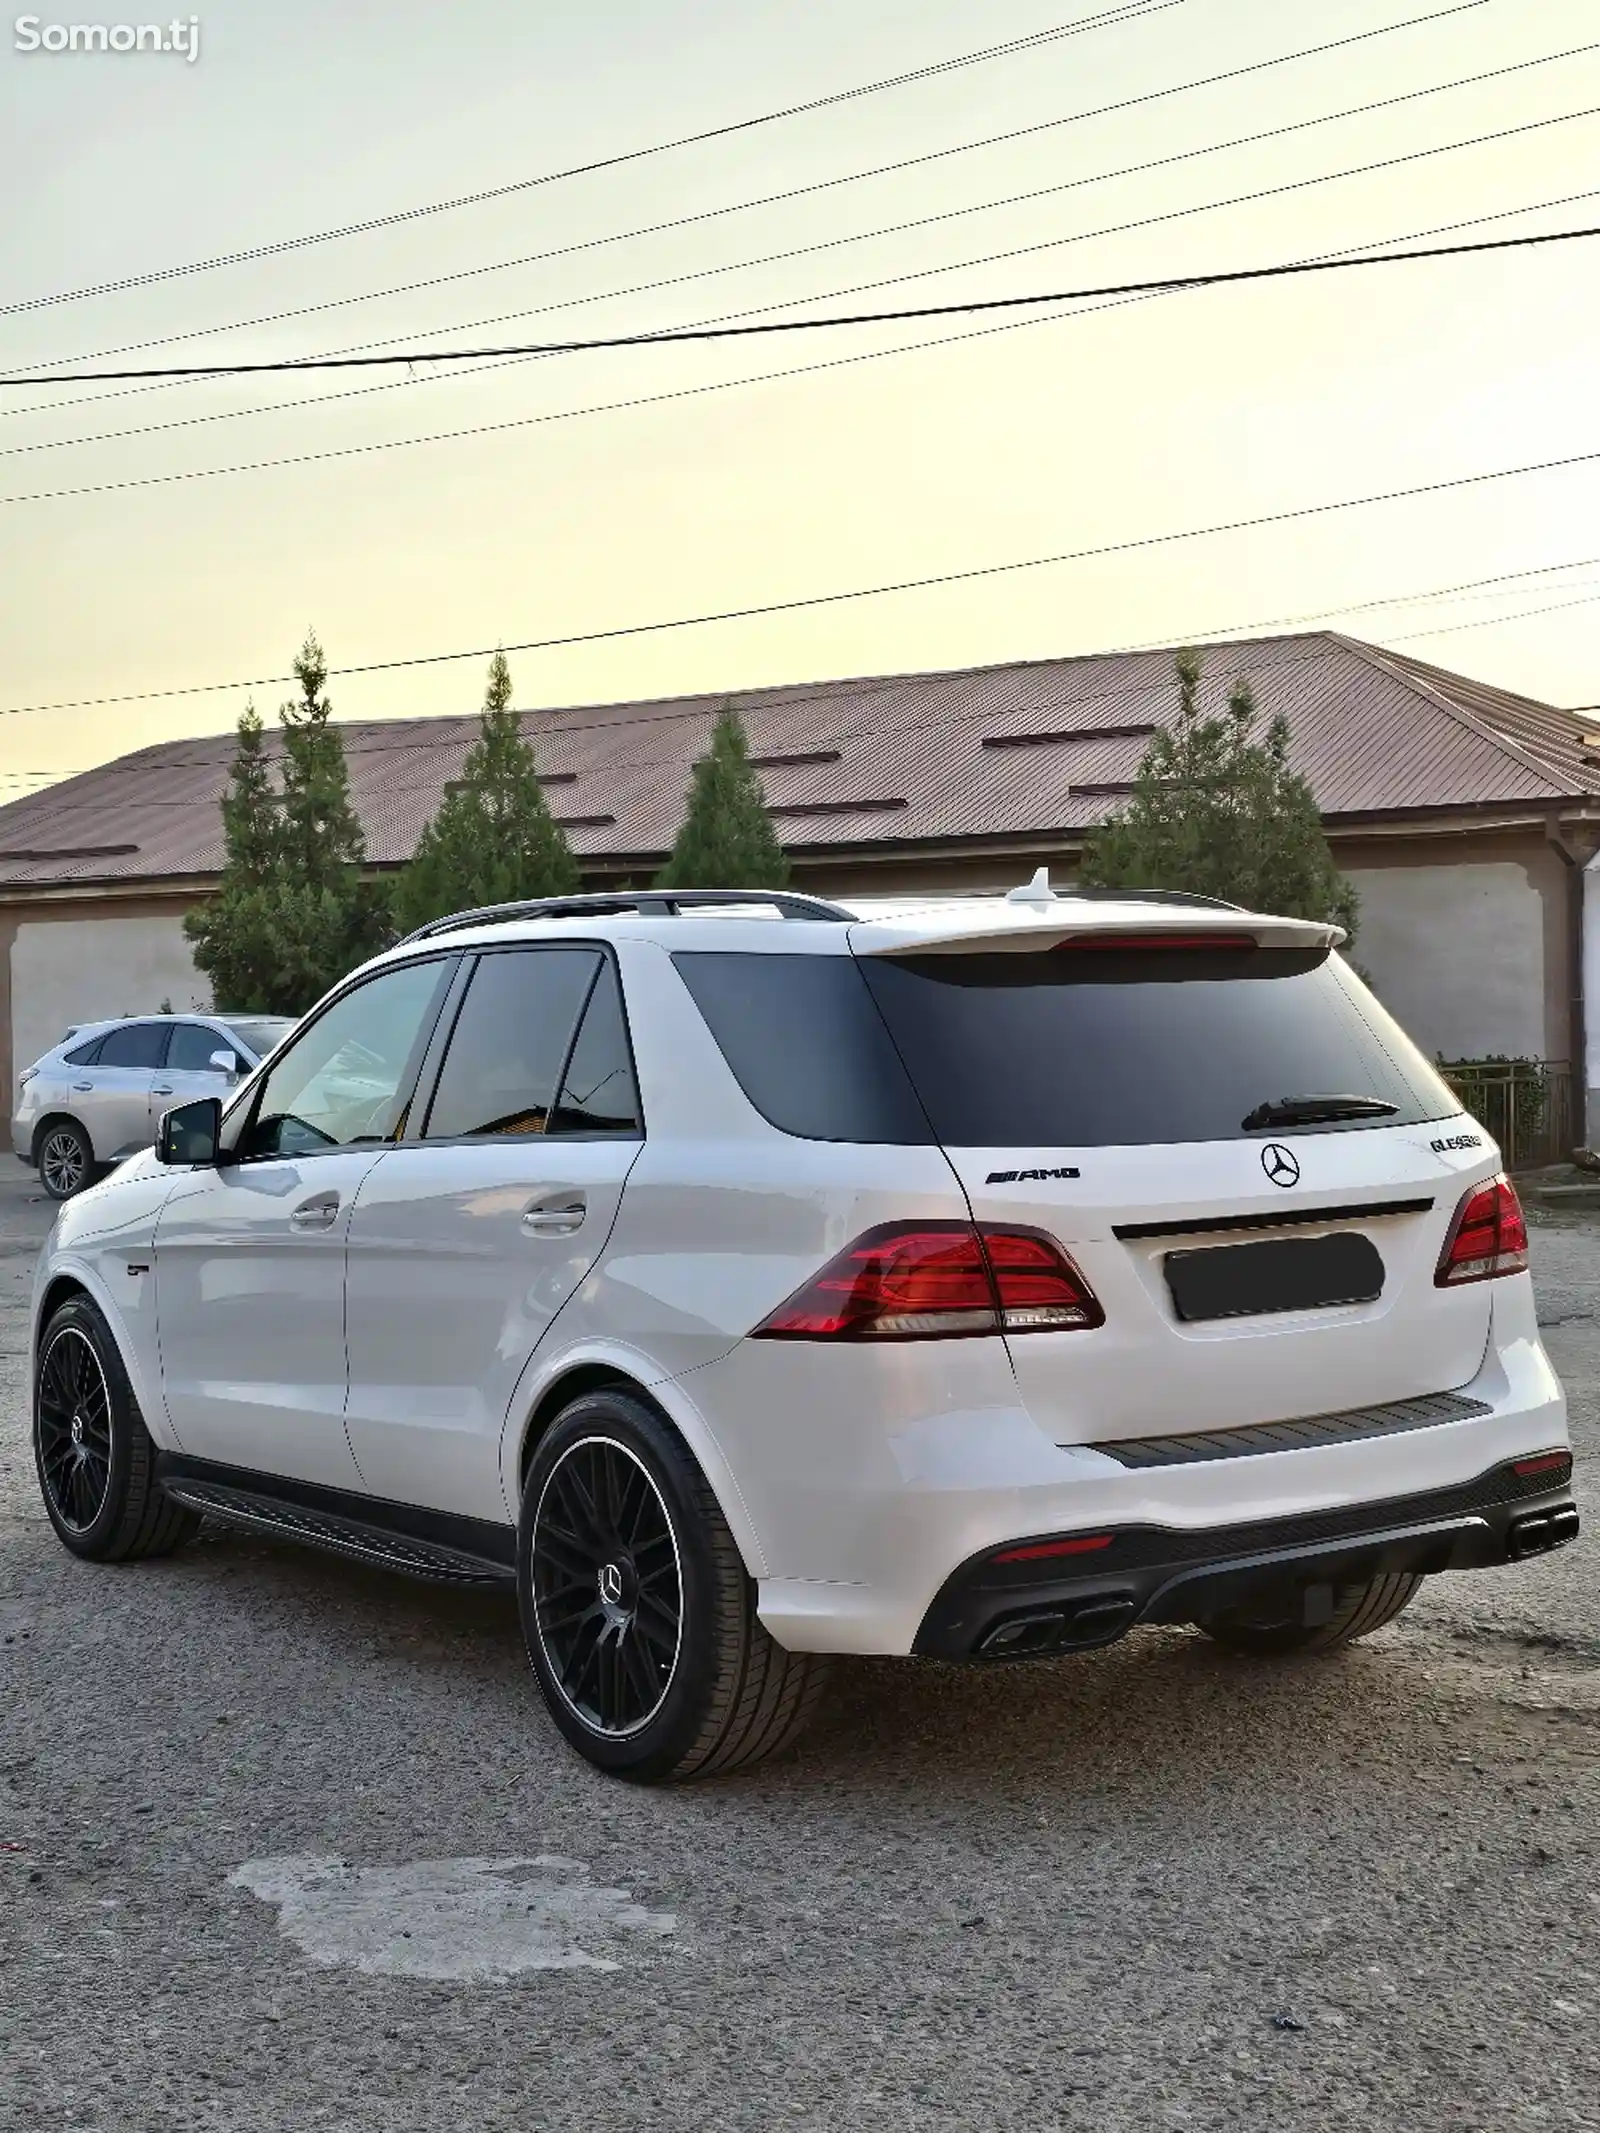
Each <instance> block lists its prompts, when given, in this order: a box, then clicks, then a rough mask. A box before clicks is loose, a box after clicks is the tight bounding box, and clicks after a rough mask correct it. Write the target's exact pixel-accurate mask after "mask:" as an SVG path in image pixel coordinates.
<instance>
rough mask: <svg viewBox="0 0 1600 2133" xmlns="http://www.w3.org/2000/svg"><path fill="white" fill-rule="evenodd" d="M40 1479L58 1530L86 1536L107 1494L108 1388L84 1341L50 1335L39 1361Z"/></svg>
mask: <svg viewBox="0 0 1600 2133" xmlns="http://www.w3.org/2000/svg"><path fill="white" fill-rule="evenodd" d="M36 1426H37V1431H38V1451H39V1479H40V1483H41V1485H42V1486H43V1489H44V1494H45V1503H46V1506H47V1508H48V1509H49V1510H50V1511H51V1512H52V1513H53V1514H54V1517H55V1519H56V1522H57V1524H58V1525H59V1526H64V1527H66V1529H67V1530H68V1531H69V1532H71V1533H87V1532H88V1531H89V1529H90V1527H91V1526H92V1525H93V1524H94V1522H95V1520H96V1519H97V1518H98V1517H99V1516H100V1514H101V1512H102V1511H103V1510H104V1509H105V1506H106V1496H107V1494H108V1492H109V1491H110V1488H111V1388H110V1386H109V1385H108V1384H107V1383H106V1374H105V1371H104V1370H103V1369H102V1368H101V1365H100V1358H99V1356H98V1355H96V1353H95V1351H94V1348H93V1346H92V1344H91V1343H90V1340H89V1338H88V1335H87V1334H86V1333H85V1332H84V1330H83V1328H82V1327H80V1326H76V1325H66V1326H61V1327H59V1328H58V1329H56V1330H55V1331H54V1332H53V1334H52V1335H51V1337H50V1339H49V1341H48V1342H47V1344H46V1347H45V1350H44V1353H43V1355H42V1356H41V1357H40V1360H39V1393H38V1420H37V1425H36Z"/></svg>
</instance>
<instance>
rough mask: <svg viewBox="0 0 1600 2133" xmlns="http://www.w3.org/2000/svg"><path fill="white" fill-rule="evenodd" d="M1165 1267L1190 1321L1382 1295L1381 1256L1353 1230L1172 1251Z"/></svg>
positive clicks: (1324, 1305)
mask: <svg viewBox="0 0 1600 2133" xmlns="http://www.w3.org/2000/svg"><path fill="white" fill-rule="evenodd" d="M1166 1273H1167V1287H1168V1288H1169V1289H1170V1290H1171V1292H1172V1301H1173V1303H1174V1305H1175V1306H1176V1308H1177V1313H1178V1316H1179V1317H1180V1318H1183V1319H1188V1320H1191V1321H1193V1320H1197V1319H1206V1318H1255V1317H1258V1316H1261V1315H1263V1314H1264V1313H1266V1312H1269V1311H1317V1310H1325V1309H1327V1308H1328V1307H1329V1306H1330V1305H1333V1304H1357V1303H1371V1302H1372V1300H1373V1299H1374V1297H1377V1296H1381V1295H1382V1294H1383V1259H1382V1257H1381V1255H1380V1254H1379V1251H1378V1248H1377V1246H1376V1245H1375V1244H1374V1243H1373V1242H1372V1240H1371V1239H1370V1238H1369V1237H1362V1236H1358V1235H1357V1234H1356V1232H1355V1231H1354V1230H1346V1231H1341V1232H1340V1233H1339V1234H1338V1235H1336V1236H1332V1237H1273V1238H1270V1239H1268V1240H1266V1241H1264V1242H1262V1243H1260V1244H1227V1245H1220V1246H1217V1247H1215V1248H1214V1249H1211V1250H1208V1251H1195V1252H1168V1254H1167V1257H1166Z"/></svg>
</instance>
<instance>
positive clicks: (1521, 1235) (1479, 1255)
mask: <svg viewBox="0 0 1600 2133" xmlns="http://www.w3.org/2000/svg"><path fill="white" fill-rule="evenodd" d="M1527 1269H1528V1225H1527V1223H1526V1222H1525V1221H1524V1220H1523V1218H1522V1203H1521V1201H1520V1200H1519V1199H1518V1198H1517V1193H1516V1187H1515V1186H1514V1185H1513V1184H1512V1182H1511V1180H1510V1179H1509V1178H1508V1177H1506V1176H1505V1175H1504V1174H1502V1175H1501V1176H1500V1177H1497V1178H1491V1179H1490V1180H1489V1182H1488V1183H1487V1184H1486V1185H1477V1186H1474V1187H1473V1189H1472V1191H1471V1192H1469V1193H1468V1194H1467V1196H1466V1198H1465V1199H1464V1200H1463V1201H1462V1203H1461V1205H1460V1206H1459V1207H1458V1208H1457V1209H1456V1218H1455V1220H1454V1222H1452V1223H1451V1225H1450V1235H1449V1236H1448V1238H1447V1239H1446V1240H1445V1247H1444V1252H1443V1255H1442V1256H1441V1258H1440V1260H1439V1269H1438V1272H1437V1273H1436V1274H1435V1275H1434V1277H1433V1278H1434V1281H1435V1283H1436V1284H1437V1286H1438V1287H1439V1288H1441V1289H1452V1288H1456V1287H1459V1286H1460V1284H1461V1283H1463V1282H1467V1281H1494V1280H1496V1279H1498V1277H1499V1276H1500V1275H1502V1274H1524V1273H1526V1272H1527Z"/></svg>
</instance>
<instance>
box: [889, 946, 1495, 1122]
mask: <svg viewBox="0 0 1600 2133" xmlns="http://www.w3.org/2000/svg"><path fill="white" fill-rule="evenodd" d="M860 968H861V970H862V972H863V974H864V975H865V978H866V981H867V985H868V987H869V989H870V991H871V993H872V996H873V998H874V999H875V1000H876V1001H877V1003H878V1006H879V1008H880V1009H881V1010H882V1013H883V1017H884V1020H885V1021H886V1022H887V1024H888V1026H889V1030H890V1032H891V1034H892V1035H893V1037H894V1039H895V1043H896V1045H897V1047H898V1049H899V1052H900V1055H901V1057H902V1058H903V1059H904V1060H905V1062H906V1065H907V1067H908V1069H909V1071H910V1074H911V1078H912V1080H913V1082H914V1083H915V1084H916V1089H917V1093H918V1095H919V1096H920V1097H921V1099H922V1101H923V1103H924V1104H925V1105H926V1107H927V1110H928V1114H929V1116H930V1118H931V1119H932V1121H933V1126H934V1131H935V1132H936V1133H937V1134H938V1136H939V1139H940V1140H941V1141H942V1142H943V1143H944V1144H945V1145H946V1146H947V1147H953V1148H958V1147H966V1148H992V1147H1000V1146H1015V1145H1026V1146H1028V1147H1045V1148H1049V1147H1075V1148H1083V1147H1116V1146H1125V1145H1132V1144H1145V1143H1151V1142H1157V1143H1159V1142H1171V1141H1217V1140H1238V1139H1244V1138H1249V1137H1251V1136H1252V1135H1258V1134H1259V1133H1260V1132H1261V1131H1262V1129H1263V1126H1267V1125H1277V1128H1278V1130H1280V1131H1283V1132H1290V1131H1293V1132H1323V1133H1326V1132H1346V1133H1348V1132H1359V1131H1362V1130H1367V1131H1371V1130H1372V1129H1373V1128H1377V1127H1384V1126H1403V1125H1416V1124H1419V1123H1420V1122H1421V1121H1423V1120H1424V1119H1433V1118H1447V1117H1449V1116H1451V1115H1452V1114H1454V1113H1455V1112H1457V1111H1459V1110H1460V1108H1461V1106H1460V1103H1459V1102H1458V1100H1457V1099H1456V1097H1455V1096H1454V1095H1452V1093H1451V1092H1450V1090H1449V1089H1448V1088H1447V1087H1446V1086H1445V1084H1444V1083H1443V1081H1441V1080H1440V1078H1439V1076H1438V1075H1437V1074H1436V1073H1435V1072H1434V1071H1433V1069H1432V1068H1431V1067H1430V1066H1429V1065H1428V1063H1427V1061H1426V1060H1425V1059H1424V1058H1423V1057H1422V1055H1421V1053H1419V1052H1418V1051H1417V1049H1416V1047H1415V1046H1414V1045H1413V1044H1412V1043H1411V1041H1410V1039H1409V1038H1408V1037H1406V1036H1405V1034H1404V1033H1403V1032H1402V1031H1401V1029H1400V1028H1399V1027H1398V1025H1397V1024H1396V1023H1395V1022H1393V1021H1392V1020H1391V1019H1390V1017H1389V1016H1388V1015H1387V1014H1385V1012H1384V1011H1383V1009H1382V1008H1381V1007H1380V1006H1379V1005H1378V1003H1377V1001H1376V1000H1375V999H1373V997H1372V995H1371V994H1370V993H1369V992H1368V991H1367V989H1366V987H1365V986H1364V985H1362V984H1361V982H1360V980H1359V979H1358V978H1356V977H1355V976H1354V974H1353V973H1352V972H1351V971H1350V970H1348V969H1347V968H1346V967H1345V966H1344V964H1343V963H1341V962H1340V960H1339V958H1338V957H1337V956H1334V955H1330V954H1327V953H1326V952H1325V951H1321V950H1318V951H1315V952H1302V951H1294V952H1290V951H1287V950H1282V949H1265V948H1238V949H1210V948H1205V949H1194V948H1173V949H1161V948H1129V949H1107V950H1099V951H1095V952H1088V951H1083V950H1080V951H1077V952H1073V951H1071V950H1068V951H1058V952H1049V951H1045V952H1041V953H1031V954H1013V955H994V954H991V955H961V954H957V955H922V956H871V957H864V958H863V959H862V961H861V964H860ZM1329 1095H1333V1096H1336V1097H1337V1098H1340V1099H1345V1100H1346V1101H1345V1102H1344V1103H1342V1104H1336V1105H1324V1106H1321V1107H1318V1106H1314V1105H1311V1104H1304V1105H1300V1106H1296V1107H1294V1109H1297V1110H1299V1111H1300V1112H1301V1113H1302V1114H1303V1119H1304V1122H1303V1123H1302V1122H1299V1120H1298V1119H1296V1118H1295V1117H1294V1115H1293V1110H1291V1107H1290V1103H1286V1100H1291V1102H1292V1100H1293V1099H1304V1098H1306V1097H1308V1096H1319V1097H1327V1096H1329ZM1352 1099H1356V1100H1362V1101H1351V1100H1352ZM1280 1106H1283V1109H1282V1111H1281V1112H1280V1111H1279V1107H1280ZM1280 1118H1281V1121H1282V1122H1281V1123H1279V1120H1280Z"/></svg>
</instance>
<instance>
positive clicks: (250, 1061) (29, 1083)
mask: <svg viewBox="0 0 1600 2133" xmlns="http://www.w3.org/2000/svg"><path fill="white" fill-rule="evenodd" d="M293 1028H294V1023H293V1021H292V1020H291V1019H290V1017H289V1016H287V1015H199V1014H196V1015H132V1016H129V1015H120V1016H118V1017H116V1018H115V1019H114V1020H112V1021H109V1022H79V1023H76V1024H74V1026H73V1027H72V1028H71V1029H69V1030H68V1032H67V1034H66V1035H65V1036H64V1037H63V1038H62V1040H61V1042H60V1043H59V1044H57V1045H52V1047H51V1048H50V1050H49V1051H48V1052H46V1053H45V1054H44V1055H43V1057H42V1058H39V1059H36V1060H35V1061H34V1063H33V1065H32V1066H30V1067H24V1068H23V1070H22V1073H21V1075H20V1076H19V1079H18V1087H17V1107H16V1109H15V1111H14V1112H13V1113H12V1115H11V1145H12V1147H13V1149H14V1150H15V1151H16V1153H17V1155H18V1156H20V1157H21V1159H22V1161H23V1162H25V1163H26V1164H28V1165H29V1167H30V1168H32V1169H34V1170H37V1171H38V1173H39V1182H40V1183H41V1184H42V1185H43V1187H44V1189H45V1191H46V1192H47V1193H48V1194H49V1195H50V1197H51V1199H52V1200H70V1199H71V1197H72V1195H73V1194H74V1193H75V1192H82V1190H83V1188H84V1187H85V1186H86V1185H89V1184H92V1183H93V1182H94V1178H95V1174H96V1172H97V1171H99V1170H102V1169H104V1168H105V1167H106V1166H107V1165H108V1164H111V1163H115V1162H118V1161H120V1160H121V1159H122V1157H124V1156H126V1155H131V1154H133V1153H134V1152H135V1151H136V1150H137V1149H140V1148H148V1147H149V1146H150V1144H151V1143H152V1142H153V1141H154V1139H155V1137H156V1128H157V1126H158V1125H159V1124H160V1123H161V1118H162V1114H163V1113H164V1112H166V1111H169V1110H171V1109H172V1108H173V1106H174V1105H176V1104H185V1103H189V1102H191V1101H192V1100H193V1099H194V1098H195V1097H197V1096H205V1095H209V1094H211V1093H212V1092H213V1091H215V1090H218V1089H224V1090H226V1089H229V1088H231V1087H232V1086H233V1085H234V1083H235V1082H236V1081H238V1080H239V1079H240V1077H241V1076H242V1075H244V1074H247V1073H248V1072H249V1070H250V1069H251V1068H252V1067H253V1066H257V1065H259V1064H260V1062H261V1061H262V1060H263V1059H264V1058H266V1056H267V1054H268V1053H269V1052H270V1051H272V1050H273V1048H274V1047H275V1046H276V1045H278V1044H281V1043H282V1041H283V1039H284V1038H285V1037H286V1036H287V1035H288V1033H289V1032H290V1030H292V1029H293Z"/></svg>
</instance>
